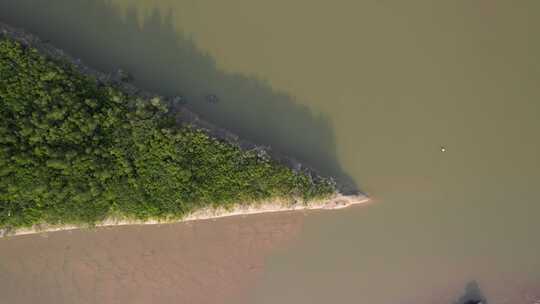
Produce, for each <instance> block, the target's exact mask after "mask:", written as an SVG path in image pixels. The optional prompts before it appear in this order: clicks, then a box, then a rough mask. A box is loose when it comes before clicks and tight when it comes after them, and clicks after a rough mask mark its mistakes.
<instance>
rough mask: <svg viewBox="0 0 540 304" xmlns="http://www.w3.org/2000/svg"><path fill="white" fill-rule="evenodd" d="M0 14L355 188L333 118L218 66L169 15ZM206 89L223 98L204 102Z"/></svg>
mask: <svg viewBox="0 0 540 304" xmlns="http://www.w3.org/2000/svg"><path fill="white" fill-rule="evenodd" d="M0 19H1V20H3V21H5V22H7V23H10V24H11V25H14V26H18V27H21V28H24V29H26V30H28V31H30V32H32V33H35V34H36V35H38V36H40V37H41V38H42V39H47V40H50V42H51V43H52V44H54V45H56V46H58V47H60V48H63V49H65V50H66V51H67V52H68V53H70V54H71V55H73V56H75V57H77V58H81V59H82V61H83V62H85V63H86V64H88V65H89V66H92V67H94V68H96V69H100V70H102V71H104V72H113V71H115V70H117V69H118V68H121V69H123V70H126V71H128V72H129V73H130V74H131V75H132V76H133V77H134V84H135V85H137V86H139V87H141V88H143V89H146V90H149V91H153V92H156V93H158V94H161V95H168V96H172V95H181V96H183V97H185V99H186V100H188V105H187V106H188V107H189V108H191V109H192V110H194V111H195V112H196V113H198V114H200V115H201V117H203V118H204V119H206V120H208V121H210V122H212V123H215V124H216V125H219V126H221V127H224V128H226V129H228V130H230V131H232V132H234V133H236V134H238V135H239V136H240V137H242V138H244V139H247V140H249V141H252V142H254V143H257V144H262V145H268V146H270V147H271V148H272V150H274V151H276V152H278V153H282V154H285V155H290V156H292V157H294V158H296V159H298V160H300V161H302V162H303V163H305V164H307V165H309V166H310V167H312V168H314V169H316V170H317V171H319V172H320V173H322V174H323V175H329V176H334V177H336V179H337V180H338V182H339V183H340V184H342V185H344V191H345V192H355V191H356V190H357V189H358V188H357V186H356V184H355V182H354V181H353V179H352V178H351V177H350V176H349V175H347V174H346V173H345V172H344V171H343V169H342V167H341V166H340V164H339V161H338V158H337V153H336V140H335V134H334V132H333V129H332V125H331V122H330V120H329V119H328V117H326V116H324V115H314V114H313V113H312V112H311V111H310V109H309V108H307V107H306V106H303V105H301V104H299V103H298V102H296V100H295V97H294V96H291V95H289V94H287V93H286V92H280V91H276V90H274V89H273V88H272V87H271V86H270V85H269V84H267V83H265V82H264V81H261V80H260V79H257V78H256V77H251V76H246V75H241V74H237V73H228V72H225V71H221V70H219V69H218V68H217V66H216V62H215V60H214V59H213V58H212V57H211V56H210V55H208V54H207V53H205V52H204V51H202V50H201V49H199V48H198V47H197V46H196V45H195V43H194V42H193V40H192V39H190V38H189V37H188V36H187V35H186V34H185V33H183V32H181V31H179V30H177V29H175V27H174V25H173V18H172V16H171V15H166V16H164V15H162V14H160V13H159V12H158V11H157V10H156V11H154V12H153V13H152V14H151V15H150V16H149V17H147V18H146V19H145V20H144V21H143V22H142V23H141V22H139V20H138V18H137V11H136V9H135V8H132V9H130V10H128V11H127V13H126V14H123V13H122V12H120V11H119V10H118V9H117V8H115V7H114V6H113V5H111V4H110V3H109V2H108V1H105V0H78V1H73V0H48V1H42V0H3V1H1V2H0ZM209 94H212V95H215V96H218V97H219V101H220V102H217V103H209V102H205V97H206V96H208V95H209Z"/></svg>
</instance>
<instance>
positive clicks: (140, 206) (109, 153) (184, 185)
mask: <svg viewBox="0 0 540 304" xmlns="http://www.w3.org/2000/svg"><path fill="white" fill-rule="evenodd" d="M10 33H11V32H10V31H6V30H4V31H3V32H0V235H4V234H6V235H7V234H10V233H12V234H13V233H16V231H17V230H20V229H21V228H26V229H33V230H40V229H44V230H47V229H49V228H51V227H62V226H70V227H85V226H95V225H101V224H103V223H107V222H108V223H111V221H112V222H115V223H120V222H137V223H144V222H149V221H153V222H156V221H157V222H170V221H178V220H182V219H188V218H191V219H193V218H197V216H194V214H197V212H199V213H200V212H201V210H204V212H205V213H204V214H206V216H202V215H200V214H199V216H198V217H199V218H208V217H212V214H213V215H215V216H223V215H226V214H228V213H229V214H241V213H243V212H242V211H241V210H251V211H249V212H245V213H257V212H254V210H255V211H256V210H257V208H258V206H260V210H262V212H267V211H273V210H270V209H275V210H280V209H285V210H287V209H302V208H311V209H313V208H325V207H326V208H334V207H340V206H341V207H342V206H346V205H348V204H350V203H354V202H355V201H354V199H353V200H346V199H345V200H343V199H344V198H346V196H342V195H340V194H339V191H338V190H337V188H336V184H335V183H334V182H333V180H332V179H331V178H324V177H321V176H319V175H318V174H315V173H314V172H313V171H311V170H294V169H292V168H290V167H289V166H286V165H285V164H283V163H281V162H279V161H277V160H274V159H272V158H271V157H270V156H269V155H268V154H267V153H264V151H261V150H260V149H243V148H241V147H240V146H239V145H238V144H235V143H234V142H231V141H227V140H225V139H223V138H216V137H215V136H213V135H212V134H210V133H209V132H207V131H206V130H204V129H202V128H200V127H198V126H195V125H192V124H189V123H179V122H178V121H177V117H176V116H175V115H173V114H172V113H171V112H172V111H171V109H170V106H169V105H168V103H167V102H166V101H165V100H164V99H163V98H161V97H159V96H153V97H145V96H141V95H140V94H131V93H129V92H126V91H125V90H122V89H121V88H120V86H119V85H118V84H117V83H115V82H111V81H102V80H100V79H98V78H97V77H94V76H93V75H91V74H89V73H84V72H82V71H81V69H80V68H79V67H77V66H75V65H74V64H73V63H72V62H70V60H66V59H63V58H58V57H56V58H55V57H53V56H49V55H48V54H45V53H43V52H42V51H38V50H37V49H36V48H34V47H33V46H32V45H31V44H28V43H25V41H24V40H21V39H17V38H16V37H15V38H14V37H12V35H10ZM354 197H355V199H357V198H358V197H360V198H361V199H365V196H362V195H360V196H354ZM357 201H358V200H357ZM268 202H272V204H271V206H279V207H269V205H268ZM329 202H330V203H332V205H331V206H330V207H329V205H328V203H329ZM265 204H266V205H265ZM276 204H277V205H276ZM216 210H219V212H217V211H216ZM209 212H210V214H211V215H208V214H209ZM112 219H113V220H112Z"/></svg>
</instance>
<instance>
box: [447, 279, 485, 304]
mask: <svg viewBox="0 0 540 304" xmlns="http://www.w3.org/2000/svg"><path fill="white" fill-rule="evenodd" d="M452 304H488V301H487V299H486V297H485V296H484V294H483V293H482V291H481V290H480V286H478V283H477V282H476V281H471V282H469V283H467V285H465V291H464V292H463V295H461V296H460V297H459V299H458V300H457V301H455V302H454V303H452Z"/></svg>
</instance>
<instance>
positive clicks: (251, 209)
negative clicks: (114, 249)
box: [0, 194, 369, 238]
mask: <svg viewBox="0 0 540 304" xmlns="http://www.w3.org/2000/svg"><path fill="white" fill-rule="evenodd" d="M367 202H369V197H367V196H366V195H364V194H358V195H342V194H336V195H334V196H333V197H331V198H329V199H326V200H320V201H313V202H309V203H307V204H304V203H300V202H297V203H293V204H291V203H289V202H284V201H279V200H276V201H270V202H261V203H251V204H249V203H247V204H237V205H235V206H234V207H233V208H231V209H225V208H222V207H220V208H203V209H199V210H196V211H195V212H193V213H191V214H189V215H187V216H186V217H184V218H183V219H180V220H160V219H151V220H147V221H139V220H129V219H114V218H111V219H107V220H105V221H103V222H101V223H97V224H96V226H97V227H107V226H124V225H156V224H168V223H177V222H187V221H196V220H205V219H213V218H221V217H230V216H239V215H251V214H259V213H272V212H283V211H295V210H316V209H319V210H335V209H342V208H346V207H349V206H352V205H357V204H364V203H367ZM81 228H84V227H81V226H77V225H63V226H51V225H46V224H43V225H35V226H33V227H30V228H21V229H17V230H11V231H10V230H7V229H0V238H2V237H7V236H15V235H26V234H35V233H42V232H53V231H64V230H74V229H81Z"/></svg>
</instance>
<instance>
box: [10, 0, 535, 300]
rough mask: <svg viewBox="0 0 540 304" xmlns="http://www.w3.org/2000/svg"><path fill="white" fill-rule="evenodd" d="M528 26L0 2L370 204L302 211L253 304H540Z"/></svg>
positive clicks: (514, 17) (129, 1)
mask: <svg viewBox="0 0 540 304" xmlns="http://www.w3.org/2000/svg"><path fill="white" fill-rule="evenodd" d="M539 17H540V2H538V1H533V0H531V1H511V2H510V1H502V0H494V1H488V0H476V1H464V0H463V1H450V2H444V3H443V2H437V3H434V2H432V1H407V2H403V1H382V2H381V1H374V0H370V1H356V2H354V1H333V2H327V3H323V2H321V3H313V1H309V2H308V1H302V0H299V1H292V2H291V1H270V2H254V1H247V0H231V1H226V2H219V3H216V1H208V0H199V1H187V0H160V1H158V0H114V1H105V2H103V1H99V0H81V1H69V0H49V1H46V2H44V1H38V0H3V1H1V2H0V19H1V20H4V21H7V22H9V23H11V24H13V25H18V26H21V27H25V28H27V29H28V30H30V31H32V32H34V33H36V34H38V35H40V36H41V37H43V38H45V39H49V40H50V41H51V42H52V43H53V44H55V45H57V46H59V47H62V48H64V49H66V50H68V51H69V52H70V53H71V54H73V55H75V56H77V57H80V58H81V59H82V60H83V61H85V62H87V63H88V64H90V65H92V66H94V67H97V68H99V69H102V70H106V71H112V70H115V69H116V68H118V67H121V68H122V69H124V70H127V71H129V72H130V73H131V74H133V76H134V78H135V82H136V83H137V84H138V85H140V86H141V87H144V88H147V89H150V90H154V91H156V92H159V93H162V94H169V95H175V94H181V95H183V96H185V97H186V99H187V100H188V105H189V106H190V107H191V108H193V109H194V110H195V111H197V112H198V113H200V114H201V115H202V116H203V117H205V118H207V119H209V120H210V121H213V122H215V123H217V124H219V125H222V126H224V127H227V128H229V129H231V130H233V131H235V132H236V133H238V134H240V135H242V136H243V137H245V138H248V139H251V140H254V141H256V142H259V143H263V144H268V145H270V146H272V147H273V148H274V149H276V150H279V151H282V152H285V153H287V154H291V155H294V156H296V157H297V158H299V159H300V160H303V161H305V162H307V163H309V164H311V165H312V166H314V167H316V168H318V169H319V170H321V171H322V172H323V173H326V174H332V175H336V176H339V177H340V178H341V179H342V180H344V181H346V182H354V183H356V184H357V185H358V186H359V187H360V188H361V189H362V190H364V191H366V192H368V193H369V194H370V195H371V196H372V197H373V199H374V201H375V202H376V204H372V205H371V206H368V207H362V208H353V209H349V210H344V211H339V212H331V213H319V212H315V213H309V215H308V216H307V217H306V221H305V224H304V229H303V231H302V233H301V234H300V237H299V238H298V240H297V241H295V242H294V244H293V245H292V246H290V247H289V248H288V249H287V250H285V251H280V253H278V254H274V255H272V256H271V257H269V258H267V259H266V267H265V271H264V272H263V275H262V277H261V278H260V279H259V280H257V281H256V288H255V289H254V290H252V291H250V292H248V291H247V290H246V291H245V293H246V294H247V293H249V296H250V299H249V300H246V301H248V303H277V302H281V303H328V302H330V301H332V302H339V303H351V302H361V303H395V302H399V303H434V302H438V303H451V302H452V301H454V300H457V299H458V298H459V297H460V296H462V294H463V292H464V288H465V286H466V285H467V284H468V283H470V282H477V284H478V286H479V289H480V291H481V292H482V293H483V294H484V296H485V297H486V298H487V299H488V301H489V303H491V304H493V303H533V302H534V300H535V297H536V298H538V299H539V300H540V242H539V241H538V236H537V235H538V231H540V220H539V219H538V217H539V214H540V204H539V203H540V202H539V199H538V196H537V187H538V184H539V183H540V170H539V169H540V160H539V159H540V158H539V155H540V140H539V139H538V138H539V137H540V136H539V133H540V120H539V119H538V117H539V115H540V86H538V83H539V81H540V38H539V37H540V35H538V29H539V28H540V18H539ZM209 94H215V95H216V96H218V97H219V102H218V103H208V102H205V96H208V95H209ZM441 146H444V147H446V150H447V151H446V152H444V153H443V152H441V151H440V148H441ZM276 290H279V292H276ZM336 299H337V300H336Z"/></svg>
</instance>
